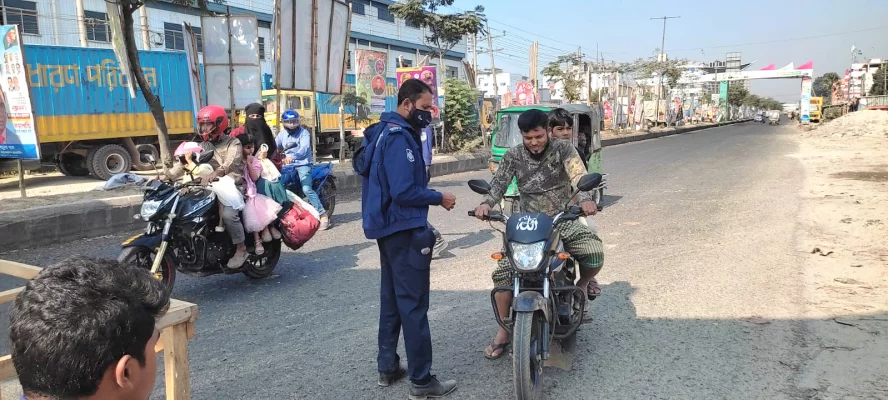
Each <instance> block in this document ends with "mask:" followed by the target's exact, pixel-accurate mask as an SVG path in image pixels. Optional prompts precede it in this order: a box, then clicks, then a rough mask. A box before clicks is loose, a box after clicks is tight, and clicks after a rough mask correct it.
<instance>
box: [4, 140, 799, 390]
mask: <svg viewBox="0 0 888 400" xmlns="http://www.w3.org/2000/svg"><path fill="white" fill-rule="evenodd" d="M791 135H792V130H790V129H789V128H786V127H784V126H780V127H770V126H763V125H761V124H752V123H747V124H741V125H735V126H728V127H722V128H715V129H709V130H704V131H700V132H697V133H692V134H686V135H680V136H673V137H666V138H661V139H656V140H650V141H644V142H638V143H632V144H626V145H620V146H614V147H608V148H605V149H604V168H605V171H606V172H608V173H609V174H610V176H609V179H610V189H609V191H608V193H607V194H606V197H605V203H606V204H608V207H607V208H606V209H605V210H604V212H603V213H601V214H599V216H598V217H595V219H596V221H597V226H598V229H599V232H600V234H601V236H602V238H603V240H604V243H605V245H606V262H605V267H604V268H605V270H604V271H603V272H602V273H601V275H600V278H601V279H600V280H601V282H602V284H603V295H602V297H601V298H600V299H598V300H597V301H595V302H594V303H593V313H594V318H595V319H594V321H593V322H592V323H590V324H587V325H584V326H583V327H582V328H581V330H580V331H579V338H580V340H579V344H578V355H577V359H576V361H575V363H574V366H573V367H574V368H573V370H571V371H562V370H558V369H553V368H547V369H546V375H545V387H546V392H547V396H548V398H552V399H568V398H614V399H640V398H645V399H652V398H664V399H665V398H670V399H675V398H700V399H703V398H746V399H748V398H793V397H797V396H798V395H799V394H798V393H797V392H796V390H795V389H794V384H793V382H794V379H795V371H794V368H795V367H794V366H795V365H797V364H798V362H799V359H800V357H801V356H800V355H799V354H800V353H801V350H800V349H801V346H802V345H803V340H802V338H803V334H804V332H803V323H802V321H799V320H798V319H796V316H798V315H801V302H802V301H801V298H802V282H801V280H802V277H801V275H800V267H799V263H798V262H797V259H796V256H795V255H794V253H793V249H794V247H793V245H794V229H795V215H796V209H797V206H798V200H797V198H796V195H797V193H798V190H799V189H800V188H801V185H802V182H803V177H804V175H803V170H802V169H801V166H800V164H799V163H798V162H797V161H796V160H795V159H793V158H791V157H787V155H789V154H791V153H793V152H795V151H796V145H795V142H794V141H793V139H792V137H791ZM489 176H490V174H489V172H487V171H478V172H472V173H464V174H458V175H450V176H444V177H440V178H435V179H434V180H433V186H434V187H435V188H436V189H438V190H443V191H451V192H453V193H455V194H456V195H457V198H458V200H457V207H456V209H455V210H454V211H452V212H449V213H448V212H446V211H444V210H442V209H440V208H438V209H435V210H433V212H432V216H431V220H432V222H433V223H434V224H435V226H436V227H437V228H438V229H439V230H440V231H442V233H443V234H444V235H445V236H446V238H447V239H448V240H449V242H450V248H449V250H448V251H446V252H445V254H444V258H443V259H441V260H438V261H435V262H434V264H433V267H432V268H433V269H432V283H431V287H432V295H431V296H432V297H431V304H432V306H431V310H430V312H429V319H430V321H431V327H432V335H433V341H434V351H435V364H434V367H433V372H434V373H436V374H438V375H439V376H441V377H442V378H448V379H449V378H453V379H457V380H459V385H460V386H459V389H458V390H457V392H455V393H454V394H453V395H452V398H455V399H506V398H509V397H510V396H511V393H512V386H511V385H512V383H511V361H510V359H509V358H508V357H504V358H502V359H500V360H497V361H489V360H486V359H484V357H483V348H484V346H485V345H486V344H487V343H488V342H489V341H490V339H491V338H492V335H493V333H494V331H495V327H494V322H493V320H492V311H491V309H490V300H489V292H488V291H489V289H490V287H491V282H490V272H491V271H492V269H493V262H492V261H491V260H490V258H489V254H491V253H492V252H495V251H497V250H498V249H499V243H500V242H499V240H500V238H499V237H498V236H497V232H495V231H493V230H492V229H491V228H490V227H489V226H487V225H486V224H484V223H481V222H479V221H477V220H474V219H470V218H468V217H467V216H466V214H465V212H466V210H468V209H470V208H473V207H474V206H475V205H476V204H477V203H478V202H479V200H480V197H479V196H478V195H475V194H473V193H472V192H470V191H469V190H468V188H467V187H466V185H465V182H466V181H467V180H469V179H472V178H489ZM339 201H340V202H339V205H338V206H337V209H336V212H337V215H336V216H335V219H334V222H336V226H335V227H334V228H333V229H331V230H330V231H327V232H321V233H319V234H318V235H317V236H316V237H315V238H314V239H313V240H312V241H311V242H310V243H308V244H307V245H306V247H305V248H303V249H302V250H300V251H298V252H288V253H286V254H285V255H284V256H283V257H282V258H281V263H280V265H279V267H278V269H277V273H278V274H279V275H277V276H275V277H273V278H269V279H266V280H262V281H250V280H249V279H247V278H246V277H244V276H241V275H230V276H218V275H217V276H212V277H206V278H192V277H188V276H184V275H179V277H178V280H177V282H176V287H175V289H174V291H173V296H174V297H176V298H179V299H182V300H185V301H189V302H193V303H196V304H198V305H199V306H200V316H201V317H200V320H199V321H198V322H197V336H195V338H194V339H193V340H192V341H191V345H190V361H191V374H192V375H191V376H192V393H193V394H192V398H194V399H214V400H215V399H335V398H352V399H403V398H405V397H406V391H407V385H406V384H405V383H401V384H398V385H397V386H394V387H391V388H387V389H380V388H377V387H376V380H375V379H376V371H375V354H376V328H377V315H378V285H379V284H378V279H379V272H378V253H377V249H376V245H375V244H374V243H373V242H370V241H367V240H365V239H364V236H363V233H362V231H361V225H360V203H359V194H358V193H346V194H343V195H342V196H341V197H340V199H339ZM127 234H128V233H121V234H115V235H111V236H107V237H102V238H95V239H92V240H83V241H78V242H75V243H66V244H60V245H58V246H54V247H51V248H40V249H33V250H30V251H20V252H13V253H7V254H3V255H0V257H2V258H7V259H12V260H17V261H22V262H27V263H31V264H35V265H41V266H46V265H49V264H51V263H53V262H55V261H58V260H61V259H63V258H65V257H67V256H68V255H71V254H74V253H81V254H90V255H94V256H104V257H115V256H116V255H117V252H118V247H117V244H118V243H119V242H120V241H121V240H123V239H124V238H125V237H127ZM2 283H3V289H5V288H8V287H12V286H14V285H15V284H17V283H18V282H11V281H8V280H7V281H4V282H2ZM3 312H4V315H3V316H0V321H2V324H3V325H5V324H6V316H5V310H4V311H3ZM0 329H5V326H0ZM0 345H2V346H0V351H3V352H6V351H8V344H7V343H5V338H4V342H3V343H0ZM402 354H403V353H402ZM161 365H162V364H161ZM154 397H155V398H162V397H163V379H162V375H160V376H159V379H158V383H157V389H156V390H155V396H154Z"/></svg>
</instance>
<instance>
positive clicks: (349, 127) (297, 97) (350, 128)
mask: <svg viewBox="0 0 888 400" xmlns="http://www.w3.org/2000/svg"><path fill="white" fill-rule="evenodd" d="M354 87H355V76H354V74H346V76H345V87H344V88H343V91H344V92H348V91H354ZM396 88H397V81H396V80H395V79H394V78H387V79H386V90H385V111H394V110H395V109H396V108H397V107H398V99H397V93H396ZM277 94H278V91H277V90H274V89H272V90H263V91H262V103H263V104H264V105H265V121H267V122H268V126H270V127H271V128H272V131H274V133H275V134H277V132H278V131H280V114H281V110H296V111H297V112H298V113H299V115H300V117H301V119H302V125H303V126H305V127H306V128H307V129H309V130H311V131H313V132H314V133H315V151H316V152H317V154H318V155H327V154H329V155H331V156H332V157H333V158H339V152H340V151H341V149H342V148H343V145H342V143H341V142H340V137H339V125H340V121H339V103H337V102H335V101H334V100H332V99H333V98H334V95H332V94H329V93H313V92H310V91H302V90H281V91H280V94H281V98H280V99H277ZM359 107H361V108H362V109H361V110H355V109H354V107H352V106H347V107H345V110H344V114H345V121H344V124H343V129H344V130H345V133H346V146H345V147H348V146H349V144H352V145H353V146H354V145H355V144H356V145H357V146H360V140H358V139H353V137H361V133H362V132H363V128H364V127H366V126H369V125H370V124H372V123H375V122H377V121H379V112H377V113H375V114H373V113H371V109H370V105H369V104H367V105H363V106H359ZM361 115H364V116H368V118H367V120H366V121H361V120H360V119H361V118H360V117H358V118H357V119H358V121H355V119H356V118H355V116H361ZM244 118H245V116H244V115H243V113H240V116H239V120H240V123H241V124H242V123H243V122H244ZM355 149H356V147H355Z"/></svg>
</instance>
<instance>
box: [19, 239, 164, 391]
mask: <svg viewBox="0 0 888 400" xmlns="http://www.w3.org/2000/svg"><path fill="white" fill-rule="evenodd" d="M169 301H170V299H169V294H168V293H167V291H166V289H165V287H164V286H163V283H161V282H160V281H159V280H157V279H154V278H153V277H152V276H151V274H150V273H149V271H147V270H144V269H140V268H136V267H132V266H126V265H121V264H119V263H118V262H117V261H114V260H100V259H93V258H86V257H73V258H69V259H67V260H65V261H62V262H60V263H58V264H55V265H53V266H50V267H47V268H46V269H44V270H43V271H42V272H40V274H39V275H37V277H36V278H34V279H32V280H31V281H29V282H28V284H27V286H26V287H25V290H24V291H23V292H22V293H21V294H19V295H18V297H17V298H16V300H15V303H14V304H13V306H12V309H11V311H10V315H9V339H10V345H11V347H12V361H13V364H14V365H15V369H16V372H17V373H18V378H19V382H21V385H22V389H23V390H24V394H25V398H26V399H27V400H44V399H47V400H50V399H51V400H56V399H58V400H69V399H70V400H73V399H88V400H118V399H119V400H124V399H132V400H141V399H147V398H148V396H149V395H150V394H151V391H152V389H153V388H154V381H155V378H156V374H157V355H156V354H155V352H154V345H155V344H156V343H157V340H158V338H159V336H160V331H159V330H158V329H157V327H156V326H155V324H156V321H157V319H158V318H160V317H161V316H162V315H163V314H164V313H165V312H166V310H167V308H168V306H169Z"/></svg>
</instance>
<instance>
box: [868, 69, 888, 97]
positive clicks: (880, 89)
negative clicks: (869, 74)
mask: <svg viewBox="0 0 888 400" xmlns="http://www.w3.org/2000/svg"><path fill="white" fill-rule="evenodd" d="M885 70H888V67H886V66H885V64H882V66H881V67H879V70H878V71H876V73H875V74H873V87H872V88H870V91H869V95H870V96H885V95H888V93H886V90H885V86H886V85H888V74H886V73H885Z"/></svg>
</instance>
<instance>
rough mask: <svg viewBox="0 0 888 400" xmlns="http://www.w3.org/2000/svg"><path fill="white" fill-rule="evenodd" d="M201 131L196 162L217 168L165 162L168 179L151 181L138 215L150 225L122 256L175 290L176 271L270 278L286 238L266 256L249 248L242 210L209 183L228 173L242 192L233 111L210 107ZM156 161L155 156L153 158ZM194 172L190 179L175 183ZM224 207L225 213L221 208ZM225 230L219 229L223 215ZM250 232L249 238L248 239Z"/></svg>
mask: <svg viewBox="0 0 888 400" xmlns="http://www.w3.org/2000/svg"><path fill="white" fill-rule="evenodd" d="M197 123H198V133H199V135H200V138H201V139H202V140H203V141H202V142H201V143H200V147H201V149H202V151H201V152H200V153H197V155H196V156H194V157H196V159H197V160H196V163H195V165H200V164H209V165H210V166H212V168H213V172H212V173H209V174H205V175H201V176H194V175H192V172H191V171H190V170H188V164H187V163H186V162H185V160H184V156H183V157H182V159H179V160H177V162H176V163H175V165H174V166H173V168H172V169H167V168H166V166H164V175H166V179H163V180H160V179H158V180H155V181H152V182H150V183H149V184H148V185H147V187H146V189H145V194H144V200H143V202H142V209H141V212H140V214H139V215H138V216H137V217H139V218H141V219H143V220H144V221H145V222H147V223H148V227H147V228H146V230H145V232H144V233H141V234H139V235H136V236H135V237H132V238H130V239H128V240H127V241H125V242H124V243H123V245H122V247H123V250H122V251H121V253H120V256H119V257H118V259H119V260H120V261H121V262H127V263H134V264H136V265H138V266H140V267H143V268H146V269H150V270H151V272H152V273H153V274H154V276H155V277H157V278H158V279H160V280H162V281H164V282H165V283H166V284H167V286H168V287H169V288H170V289H172V286H173V283H174V282H175V276H176V270H178V271H181V272H182V273H185V274H188V275H196V276H207V275H213V274H218V273H226V274H230V273H237V272H241V273H243V274H245V275H247V276H248V277H251V278H265V277H267V276H269V275H271V273H272V271H274V268H275V267H276V266H277V262H278V259H279V258H280V252H281V241H280V239H275V240H273V241H272V242H271V243H268V244H265V245H264V247H265V252H264V253H263V254H261V255H256V254H252V253H250V252H249V251H248V248H247V244H252V240H253V239H252V235H246V234H245V232H244V227H243V224H242V223H241V220H240V213H239V211H238V210H235V209H234V208H232V207H229V206H224V205H223V206H222V207H219V206H218V204H217V202H218V200H217V199H216V194H215V193H214V192H213V191H212V190H210V189H209V188H207V187H206V186H208V185H212V184H213V182H214V181H217V180H218V178H221V177H224V176H227V177H230V178H231V179H233V180H234V182H235V186H236V187H237V188H238V190H240V191H241V192H243V185H244V177H243V171H244V160H243V151H242V148H241V144H240V141H239V140H237V139H235V138H231V137H229V136H228V134H227V133H228V115H227V114H226V113H225V110H224V109H223V108H222V107H220V106H215V105H211V106H207V107H204V108H202V109H201V110H200V111H199V112H198V114H197ZM149 161H150V162H151V163H152V164H156V161H155V160H154V159H153V157H149ZM184 174H189V176H190V177H191V181H190V182H188V183H174V180H175V179H178V178H179V177H182V176H183V175H184ZM220 210H221V211H220ZM220 218H221V219H222V222H223V224H224V227H225V231H224V232H219V231H218V230H217V229H215V228H216V227H217V226H218V225H219V219H220ZM248 236H249V238H248Z"/></svg>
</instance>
